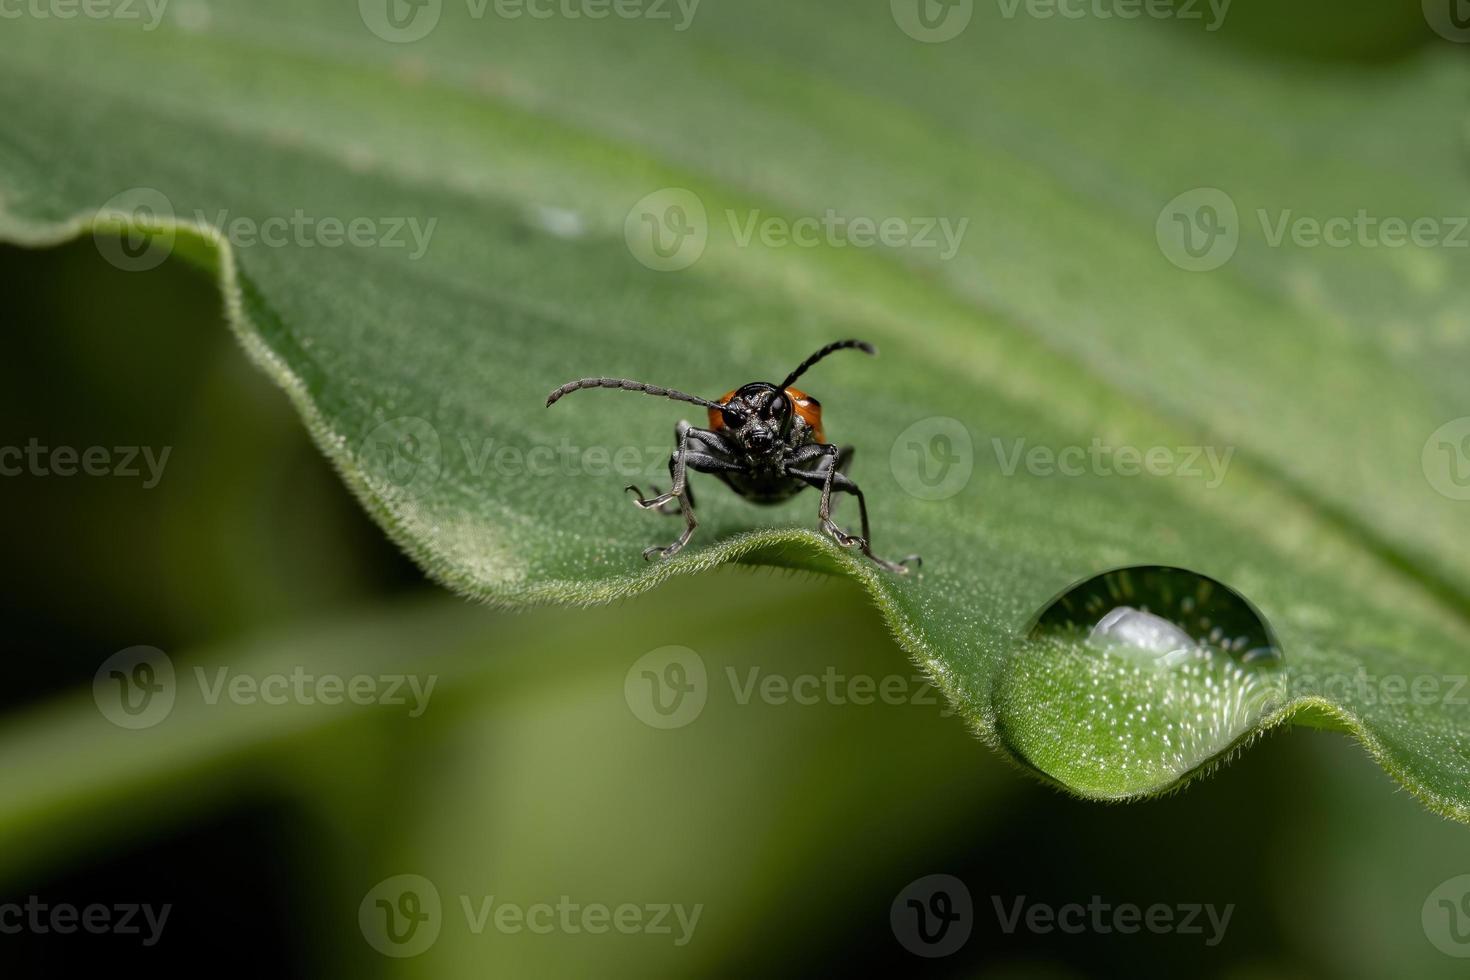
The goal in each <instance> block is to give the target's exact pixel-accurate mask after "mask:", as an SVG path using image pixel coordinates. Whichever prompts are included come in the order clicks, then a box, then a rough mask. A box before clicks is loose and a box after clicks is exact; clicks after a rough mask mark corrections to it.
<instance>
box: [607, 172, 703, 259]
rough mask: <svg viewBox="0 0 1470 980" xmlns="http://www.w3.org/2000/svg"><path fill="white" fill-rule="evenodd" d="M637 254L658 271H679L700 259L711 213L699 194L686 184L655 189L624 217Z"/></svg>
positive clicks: (627, 235)
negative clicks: (683, 186)
mask: <svg viewBox="0 0 1470 980" xmlns="http://www.w3.org/2000/svg"><path fill="white" fill-rule="evenodd" d="M623 239H624V241H626V242H627V243H628V251H629V252H631V253H633V258H635V259H637V260H638V261H639V262H640V263H642V264H643V265H645V266H647V267H648V268H650V269H653V270H654V271H656V272H679V271H681V270H683V269H687V268H689V267H690V266H691V265H693V264H694V263H696V262H698V261H699V257H700V256H702V255H703V254H704V249H705V246H706V245H707V244H708V243H709V216H708V214H707V213H706V212H705V210H704V202H703V201H701V200H700V199H699V195H697V194H695V193H694V192H693V191H690V190H685V189H684V188H682V187H665V188H663V189H662V190H657V191H654V192H653V193H652V194H649V195H647V196H645V197H643V198H642V199H640V200H639V201H638V203H637V204H635V205H633V208H632V210H630V211H629V212H628V216H627V218H626V219H625V220H624V221H623Z"/></svg>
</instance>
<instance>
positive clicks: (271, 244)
mask: <svg viewBox="0 0 1470 980" xmlns="http://www.w3.org/2000/svg"><path fill="white" fill-rule="evenodd" d="M0 2H3V0H0ZM180 224H181V222H180V221H179V213H178V212H177V211H176V210H175V208H174V205H173V202H172V201H171V200H169V198H168V196H167V195H165V194H164V193H163V192H162V191H160V190H158V189H156V188H153V187H130V188H128V189H127V190H125V191H122V192H121V193H118V194H115V195H113V197H112V198H111V199H110V200H108V201H107V203H105V204H103V205H102V207H100V208H98V209H97V214H96V216H95V218H94V219H93V222H92V238H93V241H94V242H95V243H96V245H97V250H98V251H99V252H100V253H101V254H102V257H103V258H105V259H106V260H107V261H108V262H110V263H111V264H112V265H115V266H117V267H118V268H119V269H123V270H125V271H128V272H143V271H147V270H149V269H153V268H156V267H158V266H159V265H161V264H162V263H163V261H164V259H166V258H168V256H169V255H170V254H171V253H172V252H173V248H174V239H175V236H176V234H177V230H178V228H179V226H180ZM182 224H184V225H193V226H194V227H195V228H198V229H204V230H206V231H207V232H208V233H212V234H214V235H218V236H219V237H220V238H223V239H224V240H225V241H227V242H229V243H230V245H232V246H234V247H235V248H239V249H248V248H287V247H291V248H303V249H305V248H327V249H334V248H360V249H366V248H378V249H387V250H393V251H397V250H403V251H406V252H407V253H408V256H407V257H408V258H409V259H410V260H413V261H417V260H418V259H421V258H423V256H424V254H425V253H426V252H428V250H429V245H430V242H431V241H432V239H433V237H434V230H435V229H436V228H437V227H438V225H439V219H438V218H420V217H418V216H414V215H399V216H379V215H352V216H345V217H344V216H340V215H318V214H310V213H308V212H307V211H305V210H304V209H302V208H294V209H292V210H291V212H290V213H289V214H286V213H281V214H267V215H264V216H261V215H234V214H231V212H230V210H229V209H228V208H220V209H217V210H215V211H213V212H209V211H206V210H205V209H203V208H196V209H195V210H194V211H193V212H192V215H191V216H190V217H189V218H187V219H186V220H184V221H183V222H182Z"/></svg>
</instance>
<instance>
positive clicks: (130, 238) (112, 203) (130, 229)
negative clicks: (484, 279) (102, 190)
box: [92, 187, 174, 272]
mask: <svg viewBox="0 0 1470 980" xmlns="http://www.w3.org/2000/svg"><path fill="white" fill-rule="evenodd" d="M173 222H174V207H173V203H172V202H170V201H169V199H168V198H167V197H166V196H165V195H164V193H163V192H162V191H160V190H157V189H155V188H152V187H130V188H128V189H127V190H125V191H122V192H121V193H119V194H115V195H113V196H112V197H111V198H109V199H108V201H107V203H105V204H103V205H102V206H101V207H100V208H98V209H97V215H96V217H95V218H94V219H93V220H92V241H93V243H94V244H96V246H97V251H98V252H100V253H101V255H102V257H103V258H104V259H106V260H107V261H108V262H109V263H110V264H112V265H115V266H117V267H118V268H119V269H122V270H123V271H124V272H147V271H148V270H149V269H156V268H158V267H159V266H160V265H162V264H163V260H164V259H166V258H168V257H169V254H170V253H171V252H173V250H174V229H173Z"/></svg>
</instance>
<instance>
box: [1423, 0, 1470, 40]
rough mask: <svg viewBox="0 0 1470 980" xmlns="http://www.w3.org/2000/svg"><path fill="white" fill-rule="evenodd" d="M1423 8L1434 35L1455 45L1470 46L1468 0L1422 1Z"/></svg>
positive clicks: (1469, 7) (1469, 5)
mask: <svg viewBox="0 0 1470 980" xmlns="http://www.w3.org/2000/svg"><path fill="white" fill-rule="evenodd" d="M1423 8H1424V20H1425V21H1426V22H1427V23H1428V24H1429V26H1430V28H1431V29H1432V30H1433V31H1434V33H1436V34H1438V35H1439V36H1440V37H1442V38H1444V39H1445V40H1447V41H1454V42H1455V43H1456V44H1470V0H1423Z"/></svg>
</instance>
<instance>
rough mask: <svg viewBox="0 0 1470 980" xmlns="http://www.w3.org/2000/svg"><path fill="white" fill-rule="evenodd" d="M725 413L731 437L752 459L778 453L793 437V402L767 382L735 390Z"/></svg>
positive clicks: (724, 410)
mask: <svg viewBox="0 0 1470 980" xmlns="http://www.w3.org/2000/svg"><path fill="white" fill-rule="evenodd" d="M723 413H724V418H725V428H726V429H727V430H728V432H729V433H730V436H731V437H732V438H733V439H734V440H735V441H736V442H737V443H739V444H740V446H741V448H743V449H745V450H746V451H747V452H749V453H751V454H753V455H757V456H761V455H766V454H768V453H771V452H773V451H775V449H776V447H778V446H780V445H782V444H783V443H784V442H785V441H786V437H787V436H789V435H790V434H791V424H792V410H791V399H790V398H789V397H787V395H786V392H784V391H782V390H781V389H780V388H777V387H776V386H775V385H773V384H769V383H768V382H765V381H754V382H752V383H750V384H748V385H745V386H744V387H742V388H739V389H738V390H736V392H735V394H733V395H731V396H730V400H729V401H728V402H726V403H725V405H724V407H723Z"/></svg>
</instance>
